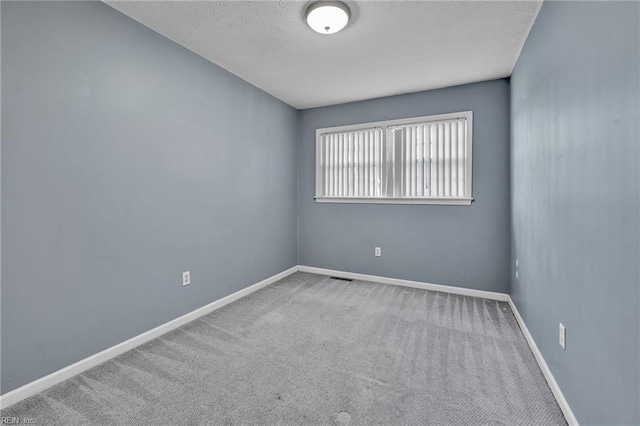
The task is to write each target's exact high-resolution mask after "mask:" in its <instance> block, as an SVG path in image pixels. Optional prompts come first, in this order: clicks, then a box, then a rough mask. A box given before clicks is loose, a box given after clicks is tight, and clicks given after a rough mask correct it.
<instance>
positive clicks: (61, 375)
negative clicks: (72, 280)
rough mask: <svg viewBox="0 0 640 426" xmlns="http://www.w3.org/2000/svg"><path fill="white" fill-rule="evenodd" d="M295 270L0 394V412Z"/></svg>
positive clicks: (284, 272) (280, 274)
mask: <svg viewBox="0 0 640 426" xmlns="http://www.w3.org/2000/svg"><path fill="white" fill-rule="evenodd" d="M296 271H298V266H294V267H292V268H289V269H287V270H286V271H283V272H280V273H279V274H276V275H274V276H272V277H269V278H267V279H265V280H263V281H260V282H259V283H256V284H253V285H252V286H249V287H246V288H243V289H242V290H240V291H237V292H235V293H233V294H230V295H229V296H226V297H223V298H222V299H218V300H216V301H215V302H212V303H210V304H208V305H206V306H203V307H202V308H199V309H196V310H195V311H192V312H189V313H188V314H185V315H183V316H181V317H179V318H176V319H174V320H172V321H169V322H167V323H164V324H162V325H159V326H158V327H156V328H153V329H151V330H149V331H146V332H144V333H142V334H139V335H137V336H134V337H132V338H131V339H129V340H125V341H124V342H122V343H118V344H117V345H115V346H112V347H110V348H107V349H105V350H103V351H102V352H98V353H97V354H94V355H91V356H90V357H88V358H85V359H83V360H80V361H78V362H76V363H75V364H71V365H69V366H67V367H64V368H62V369H60V370H58V371H55V372H53V373H51V374H49V375H47V376H44V377H42V378H40V379H37V380H34V381H33V382H31V383H27V384H26V385H24V386H21V387H19V388H17V389H14V390H12V391H11V392H7V393H5V394H3V395H0V409H5V408H7V407H9V406H11V405H13V404H15V403H16V402H19V401H22V400H23V399H25V398H28V397H30V396H32V395H35V394H37V393H38V392H42V391H43V390H45V389H48V388H50V387H51V386H53V385H56V384H58V383H60V382H62V381H64V380H67V379H69V378H71V377H73V376H75V375H78V374H80V373H83V372H85V371H87V370H89V369H90V368H93V367H95V366H97V365H99V364H102V363H103V362H105V361H108V360H110V359H112V358H115V357H117V356H118V355H121V354H123V353H125V352H127V351H129V350H131V349H133V348H135V347H137V346H140V345H142V344H143V343H146V342H148V341H150V340H153V339H155V338H156V337H158V336H161V335H163V334H165V333H167V332H169V331H171V330H175V329H176V328H178V327H180V326H182V325H184V324H186V323H188V322H191V321H193V320H195V319H197V318H199V317H201V316H203V315H206V314H208V313H210V312H213V311H215V310H216V309H220V308H222V307H223V306H225V305H228V304H229V303H231V302H234V301H236V300H238V299H240V298H242V297H245V296H247V295H249V294H251V293H253V292H255V291H258V290H260V289H261V288H264V287H266V286H268V285H269V284H273V283H274V282H276V281H278V280H281V279H282V278H285V277H287V276H289V275H291V274H293V273H294V272H296Z"/></svg>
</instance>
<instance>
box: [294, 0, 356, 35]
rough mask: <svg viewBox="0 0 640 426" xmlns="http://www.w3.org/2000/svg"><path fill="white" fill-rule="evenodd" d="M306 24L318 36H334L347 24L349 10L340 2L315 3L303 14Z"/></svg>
mask: <svg viewBox="0 0 640 426" xmlns="http://www.w3.org/2000/svg"><path fill="white" fill-rule="evenodd" d="M305 17H306V18H307V24H309V26H310V27H311V29H313V30H314V31H316V32H318V33H320V34H335V33H337V32H338V31H340V30H341V29H343V28H344V27H346V26H347V24H348V23H349V19H350V18H351V10H349V7H348V6H347V5H346V4H344V3H342V2H341V1H317V2H315V3H311V4H310V5H309V7H307V11H306V12H305Z"/></svg>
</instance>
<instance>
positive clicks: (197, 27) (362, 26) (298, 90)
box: [107, 0, 542, 109]
mask: <svg viewBox="0 0 640 426" xmlns="http://www.w3.org/2000/svg"><path fill="white" fill-rule="evenodd" d="M107 3H108V4H109V5H111V6H112V7H114V8H115V9H117V10H119V11H121V12H122V13H124V14H126V15H128V16H130V17H132V18H133V19H135V20H137V21H139V22H141V23H142V24H144V25H146V26H147V27H149V28H151V29H153V30H155V31H157V32H159V33H160V34H162V35H164V36H166V37H167V38H169V39H171V40H173V41H175V42H177V43H179V44H181V45H182V46H184V47H186V48H187V49H190V50H192V51H193V52H195V53H197V54H199V55H201V56H203V57H204V58H206V59H208V60H210V61H211V62H214V63H216V64H218V65H220V66H221V67H223V68H225V69H227V70H229V71H231V72H232V73H234V74H236V75H238V76H239V77H241V78H243V79H245V80H246V81H248V82H250V83H252V84H254V85H255V86H257V87H259V88H261V89H263V90H265V91H266V92H268V93H271V94H272V95H273V96H275V97H277V98H279V99H281V100H283V101H284V102H286V103H288V104H290V105H292V106H294V107H296V108H299V109H302V108H310V107H316V106H323V105H332V104H339V103H344V102H351V101H357V100H362V99H370V98H376V97H381V96H389V95H395V94H400V93H408V92H417V91H420V90H426V89H435V88H440V87H447V86H454V85H458V84H464V83H471V82H476V81H483V80H490V79H495V78H502V77H507V76H509V75H510V74H511V71H512V68H513V64H514V63H515V61H516V59H517V57H518V54H519V53H520V49H521V48H522V45H523V44H524V41H525V39H526V37H527V35H528V33H529V30H530V29H531V25H532V24H533V21H534V20H535V17H536V16H537V14H538V10H539V8H540V5H541V3H542V2H541V1H517V2H516V1H504V2H497V1H391V2H388V1H358V2H353V1H346V2H345V3H347V4H348V5H349V7H350V8H351V10H352V20H351V23H350V24H349V25H348V26H347V28H345V29H344V30H343V31H341V32H339V33H337V34H333V35H321V34H318V33H316V32H314V31H313V30H311V29H310V28H309V27H308V26H307V25H306V23H305V22H304V19H303V16H304V10H305V7H306V6H307V5H308V4H309V2H303V1H195V2H194V1H144V0H137V1H107Z"/></svg>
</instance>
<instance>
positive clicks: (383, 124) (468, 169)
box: [314, 111, 474, 206]
mask: <svg viewBox="0 0 640 426" xmlns="http://www.w3.org/2000/svg"><path fill="white" fill-rule="evenodd" d="M456 118H464V119H466V120H467V138H466V149H467V161H466V163H465V165H464V167H465V187H466V188H469V192H468V194H469V196H468V197H423V198H416V197H411V198H409V197H402V198H391V197H349V196H342V197H324V196H320V195H319V194H320V193H321V191H322V169H321V166H320V157H321V151H320V149H321V148H320V147H321V143H320V140H321V136H322V135H323V134H326V133H340V132H349V131H355V130H364V129H372V128H381V129H382V138H383V141H386V138H387V137H388V132H387V128H388V127H394V126H402V125H408V124H421V123H431V122H438V121H447V120H453V119H456ZM315 194H316V196H315V197H314V199H315V200H316V202H318V203H372V204H437V205H457V206H468V205H470V204H471V203H472V202H473V200H474V199H473V111H461V112H454V113H447V114H438V115H427V116H422V117H411V118H404V119H399V120H385V121H375V122H370V123H360V124H352V125H347V126H336V127H325V128H321V129H316V191H315Z"/></svg>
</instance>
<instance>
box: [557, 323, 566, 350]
mask: <svg viewBox="0 0 640 426" xmlns="http://www.w3.org/2000/svg"><path fill="white" fill-rule="evenodd" d="M559 324H560V326H559V327H558V328H559V332H560V333H559V340H560V346H562V349H566V343H567V340H566V339H567V329H566V328H565V326H564V325H562V323H559Z"/></svg>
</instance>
